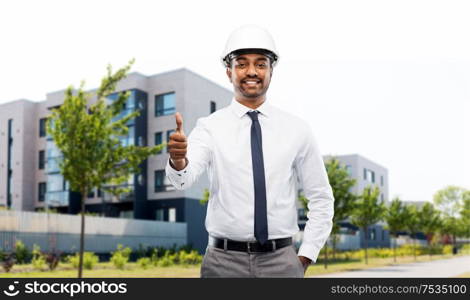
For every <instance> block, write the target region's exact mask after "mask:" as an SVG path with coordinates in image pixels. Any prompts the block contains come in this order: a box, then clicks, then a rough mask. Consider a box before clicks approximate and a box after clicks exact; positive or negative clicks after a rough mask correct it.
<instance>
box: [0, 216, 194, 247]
mask: <svg viewBox="0 0 470 300" xmlns="http://www.w3.org/2000/svg"><path fill="white" fill-rule="evenodd" d="M0 219H1V220H2V222H0V248H1V249H3V250H6V251H11V250H12V249H13V247H14V244H15V241H16V240H21V241H22V242H23V243H25V244H26V246H28V248H29V249H32V246H33V244H38V245H39V246H40V247H41V250H43V251H51V250H52V249H55V250H56V251H61V252H76V251H78V249H79V242H80V240H79V238H80V216H75V215H63V214H46V213H33V212H18V211H0ZM186 227H187V225H186V223H168V222H159V221H143V220H133V219H118V218H101V217H90V216H86V217H85V234H86V235H85V250H86V251H93V252H99V253H109V252H111V251H114V250H115V249H116V246H117V244H119V243H120V244H123V245H124V246H128V247H131V248H133V249H137V248H138V247H139V245H142V246H144V247H146V246H152V247H159V246H163V247H167V248H170V247H172V246H173V245H174V244H176V245H177V246H182V245H186V243H187V228H186Z"/></svg>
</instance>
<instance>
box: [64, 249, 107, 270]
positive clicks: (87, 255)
mask: <svg viewBox="0 0 470 300" xmlns="http://www.w3.org/2000/svg"><path fill="white" fill-rule="evenodd" d="M79 255H80V253H75V255H73V256H72V255H69V256H68V262H69V263H71V264H72V266H73V267H74V268H78V263H79V260H80V256H79ZM98 261H99V259H98V256H96V254H94V253H93V252H84V253H83V268H84V269H86V270H92V269H93V267H94V266H95V265H96V264H97V263H98Z"/></svg>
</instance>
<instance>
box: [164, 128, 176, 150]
mask: <svg viewBox="0 0 470 300" xmlns="http://www.w3.org/2000/svg"><path fill="white" fill-rule="evenodd" d="M173 132H175V130H174V129H172V130H168V131H167V132H166V142H167V144H168V143H169V142H170V135H171V134H172V133H173ZM166 152H170V148H168V147H166Z"/></svg>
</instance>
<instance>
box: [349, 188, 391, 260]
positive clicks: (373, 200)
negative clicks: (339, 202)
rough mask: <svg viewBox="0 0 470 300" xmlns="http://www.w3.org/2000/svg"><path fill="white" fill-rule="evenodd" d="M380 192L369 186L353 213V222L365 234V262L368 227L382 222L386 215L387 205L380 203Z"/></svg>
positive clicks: (363, 192)
mask: <svg viewBox="0 0 470 300" xmlns="http://www.w3.org/2000/svg"><path fill="white" fill-rule="evenodd" d="M379 194H380V190H379V188H378V187H377V186H376V187H374V188H372V187H371V186H367V187H365V188H364V190H363V191H362V195H361V196H360V197H359V200H358V201H357V202H356V205H355V207H354V209H353V211H352V218H351V222H352V223H353V224H354V225H356V226H357V227H359V228H361V229H362V230H363V231H364V234H365V239H364V241H365V248H364V251H365V261H366V264H367V263H368V260H367V247H368V245H367V240H368V235H369V232H368V227H369V226H370V225H373V224H375V223H377V222H378V221H380V220H382V218H383V215H384V213H385V210H386V208H385V205H384V203H383V202H382V201H379Z"/></svg>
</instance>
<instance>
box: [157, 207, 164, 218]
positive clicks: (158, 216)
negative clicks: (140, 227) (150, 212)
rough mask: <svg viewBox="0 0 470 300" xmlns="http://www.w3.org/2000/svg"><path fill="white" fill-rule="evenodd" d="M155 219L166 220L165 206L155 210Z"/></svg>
mask: <svg viewBox="0 0 470 300" xmlns="http://www.w3.org/2000/svg"><path fill="white" fill-rule="evenodd" d="M155 220H157V221H165V220H164V210H163V208H159V209H157V210H155Z"/></svg>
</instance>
